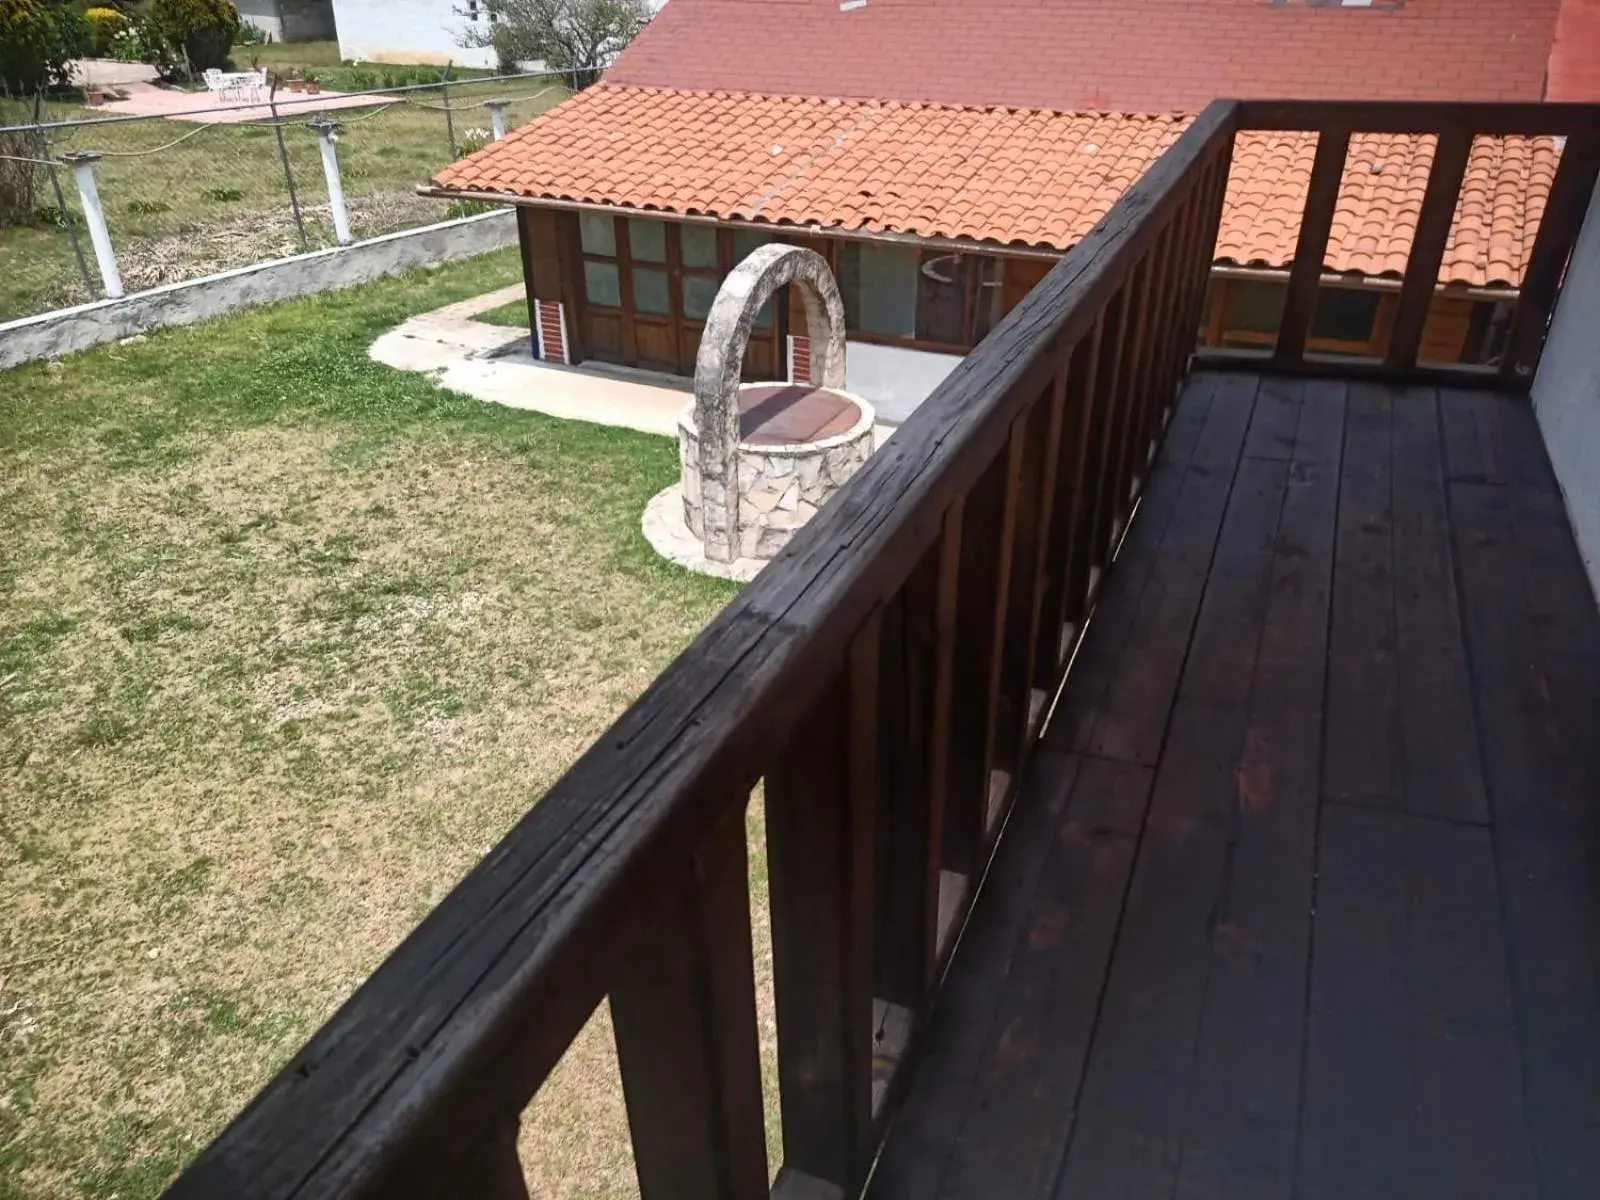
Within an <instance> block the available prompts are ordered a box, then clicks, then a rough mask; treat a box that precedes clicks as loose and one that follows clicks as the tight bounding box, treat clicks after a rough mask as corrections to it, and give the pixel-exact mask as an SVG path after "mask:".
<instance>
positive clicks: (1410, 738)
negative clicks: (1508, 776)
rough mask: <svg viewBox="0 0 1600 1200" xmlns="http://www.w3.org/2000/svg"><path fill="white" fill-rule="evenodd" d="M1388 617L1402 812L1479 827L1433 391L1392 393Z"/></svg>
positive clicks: (1483, 804) (1479, 791) (1474, 744)
mask: <svg viewBox="0 0 1600 1200" xmlns="http://www.w3.org/2000/svg"><path fill="white" fill-rule="evenodd" d="M1393 404H1394V408H1393V438H1394V442H1393V444H1394V489H1393V491H1394V525H1393V546H1394V564H1393V565H1394V620H1395V658H1396V663H1397V666H1398V670H1399V685H1400V690H1399V711H1400V742H1401V745H1400V762H1399V768H1400V770H1399V792H1400V803H1401V805H1402V807H1404V808H1405V809H1406V811H1407V812H1414V813H1419V814H1423V815H1428V816H1439V817H1449V818H1452V819H1454V820H1459V821H1480V822H1481V821H1487V820H1488V818H1489V809H1488V800H1487V797H1486V795H1485V792H1484V786H1483V771H1482V768H1481V766H1480V764H1479V761H1478V735H1477V728H1476V726H1475V724H1474V722H1473V713H1472V699H1471V692H1470V689H1469V682H1468V678H1467V660H1466V645H1465V639H1464V637H1463V634H1462V629H1461V610H1460V604H1459V602H1458V600H1457V597H1456V586H1455V571H1454V567H1453V564H1452V559H1451V552H1450V529H1449V520H1448V516H1447V514H1446V508H1445V495H1444V467H1443V453H1442V450H1441V447H1440V432H1439V416H1438V411H1437V404H1436V400H1435V396H1434V393H1433V391H1432V389H1428V388H1412V389H1408V390H1406V391H1404V392H1401V393H1398V394H1396V396H1395V398H1394V402H1393Z"/></svg>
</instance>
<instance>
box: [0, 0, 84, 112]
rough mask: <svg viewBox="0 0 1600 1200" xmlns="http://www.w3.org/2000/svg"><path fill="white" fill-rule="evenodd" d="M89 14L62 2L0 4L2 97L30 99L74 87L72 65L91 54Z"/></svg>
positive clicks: (3, 0) (1, 1)
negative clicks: (44, 90) (39, 93)
mask: <svg viewBox="0 0 1600 1200" xmlns="http://www.w3.org/2000/svg"><path fill="white" fill-rule="evenodd" d="M88 49H89V27H88V23H87V22H86V21H85V20H84V18H83V14H82V13H80V12H79V11H78V10H77V9H76V8H73V7H71V6H70V5H68V4H64V3H61V2H60V0H0V91H5V92H10V93H12V94H13V95H18V96H24V95H27V94H28V93H30V92H37V91H39V90H40V89H41V88H45V87H48V86H50V85H52V84H64V83H66V82H68V71H67V60H68V59H72V58H77V57H79V56H80V55H83V54H85V53H87V52H88Z"/></svg>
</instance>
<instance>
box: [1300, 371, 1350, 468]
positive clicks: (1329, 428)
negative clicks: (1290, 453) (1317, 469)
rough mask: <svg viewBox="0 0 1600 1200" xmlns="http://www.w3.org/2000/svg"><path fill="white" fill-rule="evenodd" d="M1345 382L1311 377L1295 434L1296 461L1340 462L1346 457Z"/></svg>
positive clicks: (1307, 383)
mask: <svg viewBox="0 0 1600 1200" xmlns="http://www.w3.org/2000/svg"><path fill="white" fill-rule="evenodd" d="M1345 393H1346V385H1345V384H1344V383H1343V382H1342V381H1339V380H1334V379H1308V380H1306V382H1305V393H1304V396H1303V399H1302V402H1301V405H1300V424H1299V425H1298V426H1297V427H1296V428H1295V434H1294V461H1295V462H1297V463H1300V464H1302V465H1304V464H1311V463H1339V462H1340V461H1342V460H1343V458H1344V416H1345Z"/></svg>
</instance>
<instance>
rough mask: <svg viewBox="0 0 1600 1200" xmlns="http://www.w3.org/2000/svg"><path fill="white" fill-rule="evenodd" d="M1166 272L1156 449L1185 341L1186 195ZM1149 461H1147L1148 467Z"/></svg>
mask: <svg viewBox="0 0 1600 1200" xmlns="http://www.w3.org/2000/svg"><path fill="white" fill-rule="evenodd" d="M1170 236H1171V244H1170V245H1169V247H1168V249H1167V256H1166V262H1167V267H1166V276H1165V279H1164V281H1163V283H1162V286H1161V290H1160V292H1159V298H1160V304H1161V307H1160V309H1159V310H1158V311H1159V316H1158V318H1157V322H1156V326H1155V336H1154V338H1153V340H1152V342H1151V346H1150V354H1151V358H1152V359H1153V363H1152V365H1151V379H1150V407H1151V412H1152V421H1151V426H1150V432H1151V447H1152V451H1153V449H1154V447H1155V445H1156V444H1158V443H1159V442H1160V440H1161V435H1162V434H1163V433H1164V432H1165V430H1166V427H1167V418H1168V417H1169V416H1170V415H1171V412H1172V402H1173V397H1174V395H1175V394H1176V389H1177V381H1178V369H1179V367H1178V364H1179V361H1180V360H1179V358H1178V347H1179V346H1181V345H1182V344H1183V339H1184V334H1183V328H1182V320H1183V299H1184V296H1185V295H1186V294H1187V292H1188V284H1189V279H1188V276H1187V274H1186V272H1187V270H1188V267H1189V253H1190V249H1191V247H1192V246H1193V244H1194V200H1193V198H1192V197H1190V198H1187V199H1185V200H1184V201H1183V202H1182V203H1181V204H1179V205H1178V210H1177V212H1175V213H1173V214H1172V223H1171V226H1170ZM1191 340H1192V334H1191ZM1148 465H1149V463H1148V462H1147V463H1146V464H1145V466H1146V467H1148Z"/></svg>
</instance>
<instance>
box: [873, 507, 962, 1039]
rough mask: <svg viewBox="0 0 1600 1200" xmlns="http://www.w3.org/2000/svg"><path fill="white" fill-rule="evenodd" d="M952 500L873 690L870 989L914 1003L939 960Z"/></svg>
mask: <svg viewBox="0 0 1600 1200" xmlns="http://www.w3.org/2000/svg"><path fill="white" fill-rule="evenodd" d="M960 553H961V507H960V506H959V505H956V506H954V507H953V508H952V509H951V510H950V512H949V513H948V514H947V515H946V517H945V522H944V529H943V532H942V534H941V535H940V537H939V540H938V541H937V542H935V543H934V545H933V546H932V547H930V548H929V550H928V552H927V553H926V554H925V555H923V557H922V561H921V562H920V563H918V564H917V566H916V568H915V569H914V570H913V571H912V573H911V576H910V578H909V579H907V581H906V585H905V587H904V589H903V590H902V591H901V594H900V596H899V597H898V598H897V600H896V601H895V603H894V604H893V605H892V606H889V607H886V609H885V613H884V623H883V663H884V668H883V679H882V686H881V688H880V691H879V696H878V699H879V704H880V712H881V716H880V720H879V725H880V739H881V743H880V746H881V748H880V753H881V755H882V766H883V780H884V796H883V804H882V807H881V810H880V813H879V823H878V850H879V858H878V862H879V877H878V908H879V920H878V932H877V947H878V954H877V959H878V966H877V996H878V998H879V999H882V1000H886V1001H888V1002H890V1003H891V1004H898V1005H901V1006H902V1007H904V1008H906V1009H909V1010H911V1011H913V1012H915V1011H920V1010H921V1009H922V1008H923V1004H924V1000H925V998H926V995H927V991H928V988H929V987H930V986H931V985H932V983H933V980H934V977H935V974H936V972H937V970H938V962H939V941H940V933H941V931H940V929H939V886H940V875H941V870H940V867H941V861H942V860H941V853H942V850H941V848H942V845H943V827H944V790H945V789H944V785H945V769H946V768H945V761H946V752H947V748H948V742H949V733H950V680H951V672H952V665H953V661H954V646H953V639H954V635H955V607H956V573H957V568H958V566H959V564H960Z"/></svg>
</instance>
